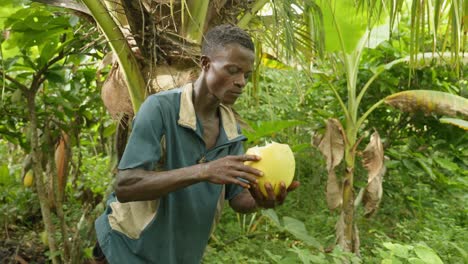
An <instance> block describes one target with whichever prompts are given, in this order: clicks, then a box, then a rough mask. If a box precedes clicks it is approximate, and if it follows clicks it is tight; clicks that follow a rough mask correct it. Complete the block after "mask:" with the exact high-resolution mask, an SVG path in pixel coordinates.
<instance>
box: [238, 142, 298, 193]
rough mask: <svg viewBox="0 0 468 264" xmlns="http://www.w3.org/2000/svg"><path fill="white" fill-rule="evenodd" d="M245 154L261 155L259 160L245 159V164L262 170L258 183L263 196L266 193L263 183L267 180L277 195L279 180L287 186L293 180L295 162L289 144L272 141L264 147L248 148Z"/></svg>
mask: <svg viewBox="0 0 468 264" xmlns="http://www.w3.org/2000/svg"><path fill="white" fill-rule="evenodd" d="M246 154H248V155H257V156H260V157H262V159H261V160H260V161H255V162H252V161H246V162H245V165H249V166H251V167H253V168H256V169H259V170H261V171H263V173H264V174H263V176H262V177H258V185H259V187H260V191H262V193H263V194H264V195H265V196H267V195H268V194H267V192H266V190H265V183H267V182H269V183H270V184H271V186H272V187H273V189H274V192H275V194H276V195H278V194H279V192H280V183H281V182H284V184H286V187H288V186H289V185H290V184H291V182H292V181H293V178H294V171H295V169H296V162H295V160H294V154H293V152H292V150H291V148H290V147H289V145H287V144H279V143H276V142H272V143H270V144H267V145H265V146H264V147H258V146H255V147H253V148H250V149H248V150H247V152H246Z"/></svg>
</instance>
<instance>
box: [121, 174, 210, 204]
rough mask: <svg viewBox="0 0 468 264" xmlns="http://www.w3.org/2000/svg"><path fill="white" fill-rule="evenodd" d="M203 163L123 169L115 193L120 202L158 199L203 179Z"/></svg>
mask: <svg viewBox="0 0 468 264" xmlns="http://www.w3.org/2000/svg"><path fill="white" fill-rule="evenodd" d="M201 170H202V166H201V165H194V166H191V167H186V168H182V169H176V170H170V171H162V172H155V171H145V170H141V169H129V170H121V171H119V173H118V174H117V177H118V179H117V185H116V188H115V194H116V196H117V199H118V200H119V201H120V202H124V203H125V202H132V201H148V200H155V199H158V198H160V197H162V196H164V195H166V194H168V193H170V192H173V191H176V190H178V189H181V188H184V187H187V186H189V185H192V184H195V183H198V182H200V181H202V179H201V178H202V177H201V172H202V171H201Z"/></svg>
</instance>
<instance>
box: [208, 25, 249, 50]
mask: <svg viewBox="0 0 468 264" xmlns="http://www.w3.org/2000/svg"><path fill="white" fill-rule="evenodd" d="M231 43H236V44H239V45H241V46H243V47H245V48H247V49H249V50H251V51H253V52H255V47H254V44H253V41H252V38H251V37H250V35H249V34H247V32H245V31H244V30H242V29H241V28H239V27H237V26H232V25H228V24H224V25H219V26H216V27H214V28H212V29H210V30H209V31H208V32H207V33H206V35H205V36H204V38H203V43H202V50H201V52H202V55H209V54H210V53H212V52H213V51H214V50H216V49H217V48H220V47H224V46H226V45H228V44H231Z"/></svg>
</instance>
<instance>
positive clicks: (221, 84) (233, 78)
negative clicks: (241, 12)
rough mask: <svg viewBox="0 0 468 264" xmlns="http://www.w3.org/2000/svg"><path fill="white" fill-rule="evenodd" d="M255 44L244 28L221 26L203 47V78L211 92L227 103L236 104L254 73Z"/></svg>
mask: <svg viewBox="0 0 468 264" xmlns="http://www.w3.org/2000/svg"><path fill="white" fill-rule="evenodd" d="M254 60H255V53H254V44H253V42H252V39H251V38H250V36H249V35H248V34H247V33H246V32H245V31H243V30H242V29H240V28H238V27H235V26H231V25H221V26H217V27H215V28H213V29H211V30H210V31H209V32H208V33H207V34H206V36H205V38H204V41H203V44H202V57H201V66H202V77H203V79H204V83H205V84H206V86H207V89H208V92H209V93H210V94H211V95H213V96H214V97H215V98H216V99H218V100H219V101H221V103H224V104H228V105H231V104H234V102H235V101H236V100H237V98H238V97H239V96H240V95H241V93H242V90H243V88H244V86H245V84H246V82H247V79H248V78H249V76H250V74H251V73H252V71H253V64H254Z"/></svg>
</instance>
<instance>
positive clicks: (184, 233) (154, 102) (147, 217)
mask: <svg viewBox="0 0 468 264" xmlns="http://www.w3.org/2000/svg"><path fill="white" fill-rule="evenodd" d="M192 93H193V88H192V85H191V84H189V85H186V86H184V87H182V88H179V89H174V90H171V91H166V92H162V93H158V94H155V95H152V96H150V97H148V98H147V100H146V101H145V102H144V103H143V105H142V106H141V109H140V111H139V112H138V114H137V116H136V118H135V120H134V123H133V129H132V133H131V135H130V138H129V141H128V144H127V147H126V149H125V153H124V155H123V157H122V160H121V161H120V164H119V169H120V170H124V169H132V168H143V169H146V170H160V169H162V170H173V169H178V168H183V167H187V166H192V165H195V164H197V163H201V162H208V161H212V160H216V159H219V158H222V157H225V156H228V155H239V154H243V147H242V141H243V140H245V137H244V136H243V135H242V134H241V133H240V130H239V127H238V125H237V122H236V119H235V117H234V114H233V112H232V110H231V109H230V108H229V107H227V106H224V105H221V106H220V117H221V122H220V134H219V137H218V139H217V142H216V145H215V147H213V148H212V149H209V150H208V149H206V147H205V143H204V141H203V128H202V126H201V125H200V122H199V121H198V120H197V117H196V115H195V112H194V107H193V103H192ZM242 190H243V189H242V187H240V186H238V185H218V184H213V183H209V182H201V183H197V184H194V185H191V186H188V187H185V188H183V189H179V190H177V191H175V192H171V193H169V194H168V195H166V196H164V197H162V198H160V199H158V200H156V201H142V202H129V203H119V202H118V200H117V198H116V197H115V195H114V194H112V195H111V196H110V198H109V200H108V201H107V208H106V211H105V212H104V214H103V215H101V216H100V217H99V218H98V219H97V220H96V232H97V237H98V241H99V244H100V246H101V248H102V251H103V252H104V254H105V255H106V258H107V260H108V262H109V263H111V264H114V263H132V264H138V263H163V264H175V263H180V264H190V263H200V262H201V259H202V256H203V252H204V250H205V247H206V245H207V243H208V239H209V236H210V232H211V230H212V228H213V224H214V220H215V218H216V213H217V212H219V209H220V208H221V206H222V204H223V202H224V200H226V199H227V200H229V199H232V198H233V197H234V196H236V195H237V194H239V193H240V192H241V191H242Z"/></svg>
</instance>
